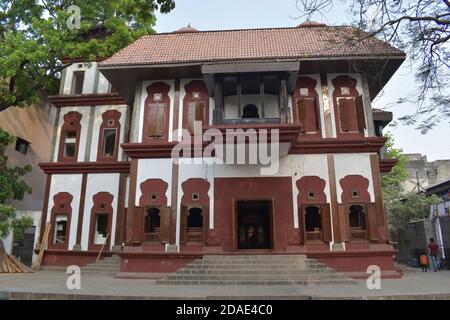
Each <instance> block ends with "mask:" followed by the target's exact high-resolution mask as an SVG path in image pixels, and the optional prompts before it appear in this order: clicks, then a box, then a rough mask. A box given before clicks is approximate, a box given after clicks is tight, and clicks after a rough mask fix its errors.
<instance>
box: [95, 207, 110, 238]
mask: <svg viewBox="0 0 450 320" xmlns="http://www.w3.org/2000/svg"><path fill="white" fill-rule="evenodd" d="M107 237H108V215H107V214H104V213H102V214H97V215H96V217H95V233H94V244H104V243H105V242H106V239H107Z"/></svg>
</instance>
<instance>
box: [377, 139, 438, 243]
mask: <svg viewBox="0 0 450 320" xmlns="http://www.w3.org/2000/svg"><path fill="white" fill-rule="evenodd" d="M385 136H386V137H387V142H386V146H387V157H388V158H391V159H396V160H397V164H396V165H395V167H394V168H392V171H391V172H389V173H387V174H385V175H383V176H382V178H381V184H382V187H383V199H384V202H385V205H386V210H387V218H388V223H389V230H390V233H391V236H392V238H393V239H394V240H395V239H397V237H398V233H399V232H400V231H402V230H405V229H406V227H407V226H408V224H409V223H410V222H411V221H414V220H419V219H425V218H428V217H429V215H430V206H431V205H432V204H435V203H439V202H441V200H440V199H439V197H437V196H435V195H433V196H432V197H427V196H425V195H424V194H415V193H411V194H405V193H404V192H403V189H402V183H403V182H405V181H406V179H407V178H408V172H407V171H406V169H405V164H406V157H405V155H404V154H403V150H402V149H397V148H395V145H394V137H393V136H392V134H391V133H386V134H385Z"/></svg>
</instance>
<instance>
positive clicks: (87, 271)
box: [81, 255, 120, 277]
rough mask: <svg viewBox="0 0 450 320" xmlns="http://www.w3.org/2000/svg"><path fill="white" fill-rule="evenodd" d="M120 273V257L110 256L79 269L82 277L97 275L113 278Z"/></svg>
mask: <svg viewBox="0 0 450 320" xmlns="http://www.w3.org/2000/svg"><path fill="white" fill-rule="evenodd" d="M119 271H120V257H119V256H117V255H112V256H111V257H107V258H104V259H102V260H99V261H98V262H96V263H90V264H88V265H87V266H86V267H82V268H81V274H82V275H97V276H110V277H114V276H115V275H116V274H117V273H119Z"/></svg>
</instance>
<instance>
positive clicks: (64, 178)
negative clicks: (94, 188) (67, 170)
mask: <svg viewBox="0 0 450 320" xmlns="http://www.w3.org/2000/svg"><path fill="white" fill-rule="evenodd" d="M82 177H83V175H82V174H61V175H58V174H55V175H53V176H52V181H51V185H50V192H49V198H48V210H47V222H50V219H51V213H52V208H53V205H54V202H53V197H54V196H55V195H56V194H58V193H60V192H67V193H70V194H71V195H72V196H73V200H72V204H71V207H72V216H71V221H70V235H69V242H68V249H69V250H72V249H73V246H74V245H75V243H76V238H77V226H78V212H79V209H80V196H81V182H82Z"/></svg>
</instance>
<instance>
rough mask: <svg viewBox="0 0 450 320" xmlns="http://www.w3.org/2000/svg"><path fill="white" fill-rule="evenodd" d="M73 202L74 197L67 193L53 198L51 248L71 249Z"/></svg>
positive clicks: (61, 193)
mask: <svg viewBox="0 0 450 320" xmlns="http://www.w3.org/2000/svg"><path fill="white" fill-rule="evenodd" d="M72 200H73V196H72V195H71V194H70V193H67V192H60V193H57V194H55V195H54V196H53V208H52V213H51V217H50V223H51V231H50V238H49V244H48V245H49V248H52V249H65V250H67V249H68V248H69V236H70V220H71V216H72V206H71V204H72Z"/></svg>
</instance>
